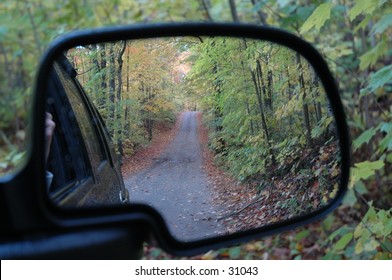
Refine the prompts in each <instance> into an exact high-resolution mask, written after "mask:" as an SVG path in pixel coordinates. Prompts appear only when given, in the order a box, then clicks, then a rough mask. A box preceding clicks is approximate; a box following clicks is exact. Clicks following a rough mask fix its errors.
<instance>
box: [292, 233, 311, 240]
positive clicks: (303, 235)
mask: <svg viewBox="0 0 392 280" xmlns="http://www.w3.org/2000/svg"><path fill="white" fill-rule="evenodd" d="M309 233H310V232H309V230H302V231H300V232H298V233H297V234H296V235H295V237H294V239H295V241H297V242H298V241H301V240H302V239H304V238H305V237H307V236H308V235H309Z"/></svg>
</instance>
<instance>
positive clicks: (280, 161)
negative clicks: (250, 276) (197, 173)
mask: <svg viewBox="0 0 392 280" xmlns="http://www.w3.org/2000/svg"><path fill="white" fill-rule="evenodd" d="M67 57H68V59H69V61H70V62H71V63H72V64H73V67H74V68H75V69H76V71H77V73H78V75H77V79H78V80H79V82H80V83H81V84H82V86H83V88H84V89H85V90H86V91H87V93H88V96H89V97H90V98H91V99H92V101H93V103H94V104H95V106H96V107H97V109H98V110H99V111H100V113H101V116H102V117H103V119H104V121H105V124H106V126H107V129H108V131H109V133H110V135H111V137H112V139H113V140H114V143H115V146H116V150H117V152H118V154H119V155H120V158H121V159H122V160H123V164H124V166H123V170H124V169H127V164H128V163H127V162H128V161H129V160H131V161H134V159H133V155H134V154H135V153H137V152H138V151H139V150H140V149H142V148H143V147H146V146H149V145H153V144H151V143H152V142H151V141H152V140H153V137H160V136H159V135H158V136H155V133H156V129H155V128H156V127H157V126H162V125H164V126H166V127H170V126H171V125H172V124H173V123H174V120H175V118H176V115H177V114H178V112H180V111H184V110H196V109H197V110H199V111H200V112H201V113H202V116H203V120H204V125H205V126H207V128H208V129H209V143H208V146H209V148H210V149H211V150H212V151H213V154H214V158H215V162H216V165H217V166H220V167H221V168H222V169H223V170H226V171H227V172H228V173H229V174H231V175H232V176H233V177H234V178H236V179H237V180H238V181H239V182H243V186H242V187H241V188H239V192H241V193H245V194H247V196H249V194H248V191H247V190H248V189H249V188H250V190H249V192H250V193H252V192H255V193H256V194H255V195H254V196H255V197H257V199H256V200H260V201H259V202H260V203H258V204H257V203H256V202H254V204H255V207H254V208H257V207H259V208H260V205H264V204H268V205H269V207H271V208H272V209H275V208H277V209H279V208H280V209H279V210H273V211H271V212H274V211H275V212H277V213H278V212H279V214H276V215H275V217H274V218H273V220H276V221H278V220H284V219H285V218H288V217H294V216H297V215H299V214H301V213H306V212H308V211H311V210H312V209H318V208H319V207H321V206H323V205H325V204H326V203H327V202H328V201H329V200H330V199H332V198H334V195H335V193H336V191H337V189H338V183H339V178H340V177H339V174H340V156H339V147H338V142H337V137H336V132H335V128H334V124H333V115H332V112H331V108H330V106H329V104H328V102H327V96H326V94H325V92H324V90H323V87H322V85H321V84H320V82H319V78H318V76H317V74H316V73H315V72H314V70H313V68H312V67H311V65H310V64H309V63H308V62H307V61H306V60H305V59H304V58H303V57H301V55H299V53H296V52H294V51H293V50H290V49H288V48H286V47H283V46H279V45H277V44H273V43H271V42H266V41H255V40H249V39H246V38H242V39H241V38H230V37H216V38H215V37H198V38H196V37H195V38H188V37H178V38H154V39H146V40H133V41H121V42H112V43H100V44H96V45H89V46H77V47H75V48H73V49H70V50H68V51H67ZM184 149H185V148H184ZM138 164H139V165H140V164H141V163H138ZM123 177H124V178H126V177H127V174H126V172H124V171H123ZM221 189H227V186H223V185H222V186H220V187H219V188H218V190H217V191H218V193H220V194H221V196H223V198H221V201H224V200H227V199H228V195H227V194H225V192H224V191H223V190H221ZM263 191H264V192H267V193H268V197H270V196H271V193H273V194H274V195H273V198H272V196H271V199H270V202H267V201H264V202H263V203H261V198H262V195H261V193H262V192H263ZM226 193H230V192H226ZM233 193H236V191H234V192H233ZM217 196H219V195H218V194H217ZM240 197H241V196H239V195H236V199H237V200H238V202H237V203H233V205H235V206H237V208H238V205H241V204H245V201H246V200H243V201H241V199H240ZM254 200H255V199H254ZM225 204H227V203H224V202H222V205H225ZM279 205H281V206H280V207H279ZM232 208H233V207H232ZM247 210H248V209H247ZM228 211H230V210H228ZM231 211H232V212H235V210H231ZM225 216H228V214H226V215H225ZM231 216H234V215H230V217H231ZM251 216H252V217H257V216H258V215H257V214H256V213H254V212H253V213H251V212H249V211H248V215H246V218H245V217H244V216H240V217H236V219H237V221H236V222H235V223H234V224H236V225H237V227H240V228H253V227H255V226H256V225H257V224H260V222H255V221H254V218H251ZM241 219H242V220H243V221H242V222H241V221H240V220H241ZM265 220H268V219H267V218H266V219H265ZM263 222H264V223H265V221H263ZM244 224H247V225H244ZM231 228H233V231H236V230H238V229H236V226H234V225H233V226H231Z"/></svg>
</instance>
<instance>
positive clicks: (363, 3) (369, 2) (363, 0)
mask: <svg viewBox="0 0 392 280" xmlns="http://www.w3.org/2000/svg"><path fill="white" fill-rule="evenodd" d="M377 4H378V3H377V1H376V0H357V1H355V5H354V6H353V7H352V8H351V10H350V11H349V12H348V15H349V17H350V20H354V19H355V18H356V17H357V16H359V15H360V14H371V13H373V12H374V10H375V9H376V8H377Z"/></svg>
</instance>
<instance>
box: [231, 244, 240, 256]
mask: <svg viewBox="0 0 392 280" xmlns="http://www.w3.org/2000/svg"><path fill="white" fill-rule="evenodd" d="M240 255H241V247H239V246H237V247H232V248H230V249H229V256H230V259H238V258H239V257H240Z"/></svg>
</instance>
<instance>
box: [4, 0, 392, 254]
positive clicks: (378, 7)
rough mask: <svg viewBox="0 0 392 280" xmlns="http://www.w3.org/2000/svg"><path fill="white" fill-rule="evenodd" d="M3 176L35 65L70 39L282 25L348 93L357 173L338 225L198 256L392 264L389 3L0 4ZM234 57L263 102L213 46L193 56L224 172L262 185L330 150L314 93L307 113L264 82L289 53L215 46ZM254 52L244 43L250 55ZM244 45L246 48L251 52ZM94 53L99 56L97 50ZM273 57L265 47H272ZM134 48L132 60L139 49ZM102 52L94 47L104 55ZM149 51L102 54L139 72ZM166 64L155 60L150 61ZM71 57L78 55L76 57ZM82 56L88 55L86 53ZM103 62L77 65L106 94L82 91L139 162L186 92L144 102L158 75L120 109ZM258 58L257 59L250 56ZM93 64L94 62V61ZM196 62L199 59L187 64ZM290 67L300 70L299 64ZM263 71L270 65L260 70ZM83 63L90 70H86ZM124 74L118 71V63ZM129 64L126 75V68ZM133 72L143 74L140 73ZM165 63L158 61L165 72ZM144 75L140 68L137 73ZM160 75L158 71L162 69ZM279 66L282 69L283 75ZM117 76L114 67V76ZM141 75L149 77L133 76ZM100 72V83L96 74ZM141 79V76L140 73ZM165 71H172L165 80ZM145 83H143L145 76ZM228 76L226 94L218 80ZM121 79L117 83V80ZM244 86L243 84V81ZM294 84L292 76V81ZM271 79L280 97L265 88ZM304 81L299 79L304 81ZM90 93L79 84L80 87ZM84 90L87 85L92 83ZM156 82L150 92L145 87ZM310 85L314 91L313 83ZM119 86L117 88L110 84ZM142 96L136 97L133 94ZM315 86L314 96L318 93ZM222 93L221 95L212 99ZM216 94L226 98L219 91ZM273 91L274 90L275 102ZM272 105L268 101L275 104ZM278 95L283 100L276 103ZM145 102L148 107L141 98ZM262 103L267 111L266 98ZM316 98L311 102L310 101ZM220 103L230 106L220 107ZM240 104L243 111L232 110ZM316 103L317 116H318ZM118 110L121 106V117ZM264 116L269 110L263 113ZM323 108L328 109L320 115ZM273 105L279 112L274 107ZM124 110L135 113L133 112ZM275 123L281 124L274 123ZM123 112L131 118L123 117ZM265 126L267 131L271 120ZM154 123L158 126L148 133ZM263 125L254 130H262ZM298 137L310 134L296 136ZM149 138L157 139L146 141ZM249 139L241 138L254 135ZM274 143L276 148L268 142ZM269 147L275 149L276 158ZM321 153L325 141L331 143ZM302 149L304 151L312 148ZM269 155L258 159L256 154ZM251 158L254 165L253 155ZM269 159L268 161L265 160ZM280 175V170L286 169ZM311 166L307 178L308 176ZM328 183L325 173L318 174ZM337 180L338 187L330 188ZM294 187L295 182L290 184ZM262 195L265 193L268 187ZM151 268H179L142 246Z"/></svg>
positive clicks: (21, 127) (24, 143) (19, 146)
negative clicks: (184, 27)
mask: <svg viewBox="0 0 392 280" xmlns="http://www.w3.org/2000/svg"><path fill="white" fill-rule="evenodd" d="M0 11H1V12H0V62H1V65H2V67H1V68H0V93H1V98H0V174H1V175H3V174H7V173H9V172H12V170H14V169H15V168H16V167H17V166H19V165H20V164H23V158H24V156H25V151H26V149H27V148H28V139H29V133H28V131H29V118H28V114H29V110H30V107H29V106H30V104H31V100H30V92H31V89H32V84H33V81H34V77H35V73H36V69H37V66H38V62H39V61H38V58H39V57H40V56H41V55H42V54H43V52H44V50H45V49H46V47H47V46H48V44H49V43H50V41H51V40H53V39H54V38H56V37H58V36H59V35H61V34H62V33H65V32H68V31H71V30H74V29H80V28H87V27H97V26H104V25H117V24H129V23H135V22H162V21H171V22H172V21H183V20H191V21H215V22H218V21H240V22H252V23H257V24H260V25H269V26H277V27H281V28H283V29H286V30H288V31H290V32H293V33H294V34H296V35H298V36H300V37H302V38H304V39H306V40H308V41H310V42H312V43H313V44H314V45H315V46H316V48H317V49H318V50H319V51H320V52H321V53H322V54H323V55H324V57H325V58H326V60H327V62H328V64H329V66H330V68H331V69H332V72H333V73H334V76H335V78H336V80H337V82H338V86H339V88H340V90H341V97H342V99H343V102H344V106H345V110H346V114H347V117H348V122H349V126H350V130H351V131H350V132H351V137H352V151H353V165H352V168H351V179H350V184H349V192H348V194H347V196H346V198H345V200H344V203H343V205H342V206H340V207H339V208H338V209H337V210H336V211H335V212H334V213H333V214H331V215H329V216H328V217H327V218H326V219H324V220H323V221H319V222H317V223H314V224H311V225H308V226H304V227H301V228H299V229H297V230H293V231H290V232H288V233H284V234H280V235H277V236H273V237H267V238H264V239H262V240H256V241H254V242H250V243H247V244H243V245H241V246H237V247H232V248H225V249H221V250H217V251H211V252H209V253H207V254H204V255H200V256H197V257H195V258H198V259H217V258H232V259H242V258H245V259H259V258H267V259H275V258H276V259H303V258H309V259H314V258H317V259H321V258H324V259H391V257H392V239H391V236H392V235H391V233H392V218H391V215H392V213H391V211H392V210H391V204H392V203H391V201H392V175H391V174H392V172H391V171H392V167H391V164H392V152H391V151H392V94H391V92H392V66H391V57H392V53H391V52H392V50H391V48H390V46H391V43H392V42H391V41H392V17H391V14H392V6H391V5H390V1H387V0H357V1H353V0H330V1H316V0H300V1H290V0H263V1H261V0H251V1H249V0H228V1H223V0H221V1H218V0H192V1H179V0H167V1H145V0H134V1H125V0H124V1H122V0H116V1H109V0H98V1H89V0H86V1H76V0H67V1H65V0H62V1H45V0H25V1H11V0H5V1H2V2H1V3H0ZM215 43H216V44H221V45H222V48H226V49H227V52H228V53H230V50H231V49H230V48H239V47H241V48H247V49H248V57H246V58H243V59H235V60H234V61H236V63H238V65H237V66H238V68H240V69H241V68H242V69H243V70H244V73H246V75H247V78H246V79H248V83H250V84H252V83H254V82H255V81H256V82H255V83H254V85H255V87H259V86H260V85H261V84H262V83H265V85H264V87H260V88H265V89H267V91H266V92H262V91H261V92H260V91H259V93H260V94H259V95H257V94H255V92H256V93H257V90H256V91H254V92H253V95H252V94H247V95H245V92H242V93H241V94H242V95H241V94H238V95H229V94H228V93H229V92H230V91H236V90H237V91H239V90H238V89H239V88H240V87H241V84H240V82H241V81H240V79H235V78H236V77H235V75H236V73H234V72H232V73H228V72H227V71H225V69H224V64H222V63H221V62H222V61H219V60H218V59H219V57H217V59H216V60H214V59H211V58H214V53H213V49H209V48H210V47H211V45H210V44H208V42H206V44H197V45H195V46H194V48H195V49H194V51H195V52H198V54H199V56H200V57H203V55H205V59H204V60H203V59H200V60H199V61H198V62H197V63H195V65H194V67H193V72H191V73H189V75H190V77H192V79H189V81H188V84H187V87H190V88H192V89H193V90H194V91H195V92H194V96H199V97H200V98H199V99H198V101H201V103H200V102H198V103H197V104H196V100H192V99H188V100H187V102H188V103H187V104H188V105H189V106H190V107H192V106H200V107H198V108H197V109H200V110H203V115H204V121H205V125H206V126H207V127H208V128H209V130H210V138H209V147H210V148H211V149H212V151H213V152H214V153H215V155H216V156H215V160H216V163H217V164H219V163H225V162H226V163H229V164H226V165H224V166H222V168H226V169H227V170H228V172H230V173H231V174H233V176H235V177H237V178H238V179H241V180H245V181H246V180H248V181H249V182H255V181H256V182H262V178H260V174H262V173H265V172H267V173H268V172H270V173H269V174H271V175H272V174H275V173H274V172H277V171H279V164H282V163H284V162H285V161H286V160H287V157H286V156H283V154H284V155H287V154H288V155H290V156H292V157H299V158H301V157H304V156H306V155H305V154H303V153H306V147H309V148H314V149H315V150H317V149H316V148H315V147H316V146H315V145H316V144H317V143H318V141H320V139H321V140H322V141H328V138H327V137H325V136H326V134H327V132H328V127H329V126H330V125H333V123H332V124H331V120H330V117H329V116H328V113H327V111H326V110H324V109H323V110H321V114H320V112H317V111H318V109H317V102H318V101H319V100H318V99H317V98H316V96H314V95H312V94H311V92H312V93H315V92H317V91H315V90H309V91H308V93H309V95H308V97H307V98H306V102H305V103H301V102H300V101H301V100H302V99H301V98H298V99H295V98H294V99H292V100H290V101H287V100H286V101H285V100H282V99H280V98H281V97H280V96H279V95H277V94H276V92H279V91H284V90H287V88H285V87H287V86H288V85H287V81H285V82H284V81H280V80H279V77H275V76H274V72H273V71H272V73H269V72H268V69H271V68H269V67H267V64H271V65H272V64H274V65H275V64H276V65H280V66H281V67H283V65H284V64H283V63H284V61H287V55H288V54H287V53H285V51H284V50H278V53H277V54H274V55H273V56H271V59H270V60H269V59H268V58H263V57H255V53H254V52H252V48H253V45H252V43H251V42H239V43H238V42H237V43H236V44H237V45H234V43H233V45H230V44H224V42H223V41H217V42H215ZM245 43H247V44H245ZM245 45H246V46H245ZM95 47H96V46H95ZM265 47H266V48H268V46H265ZM132 48H133V49H132ZM96 50H98V48H97V49H96ZM141 50H142V48H141V46H139V47H137V46H132V45H131V46H128V48H127V46H125V47H124V45H122V44H121V43H118V44H117V45H113V46H108V48H107V49H106V50H105V52H107V53H108V54H109V55H110V57H111V59H116V54H118V53H119V52H121V51H124V53H125V56H123V57H125V58H126V54H127V52H130V51H133V54H134V56H135V57H136V58H137V59H138V60H139V61H140V65H139V67H142V66H141V65H143V63H147V61H148V57H147V56H146V53H145V52H143V51H141ZM165 51H167V57H171V55H170V52H172V51H173V49H167V50H165ZM155 54H156V55H158V53H154V52H149V53H148V55H149V56H151V55H155ZM69 55H70V56H72V54H69ZM83 55H86V54H83ZM90 55H93V56H94V55H95V56H96V57H95V58H96V59H97V61H99V65H100V67H98V68H96V69H95V70H92V71H90V72H86V71H87V70H89V69H90V68H88V65H87V64H85V65H83V64H81V66H80V67H81V68H82V69H84V70H85V71H83V72H86V74H85V75H92V77H94V78H95V79H101V80H102V76H103V75H107V78H105V81H108V83H107V84H102V83H92V84H85V87H86V90H87V91H89V90H91V89H92V88H93V87H94V86H97V85H98V84H99V86H101V87H103V88H105V91H102V93H103V94H106V97H105V98H109V97H110V94H112V96H113V98H117V99H116V100H118V101H119V103H118V107H117V108H112V107H110V106H109V107H108V106H104V105H105V104H104V103H102V104H101V105H102V106H101V107H99V106H98V109H99V110H100V112H101V113H102V114H103V115H105V116H112V117H111V118H110V119H111V120H112V123H111V124H110V125H109V129H111V130H112V135H113V136H114V139H115V141H116V144H117V149H118V150H120V149H123V152H121V153H123V154H132V153H133V152H134V150H135V149H137V147H138V146H140V145H146V144H147V143H148V142H149V140H151V138H153V137H154V133H153V130H152V129H153V123H154V122H159V121H167V122H171V123H173V122H174V119H175V115H176V112H177V111H178V110H180V108H181V106H184V104H182V103H181V102H182V101H181V100H185V99H186V96H181V98H182V99H181V100H180V99H175V98H174V97H173V96H175V95H181V94H183V93H182V92H181V88H179V87H171V86H170V83H167V84H166V85H165V86H164V87H163V88H165V90H164V91H162V92H160V94H159V95H154V96H151V95H150V96H148V92H149V90H150V93H151V89H153V88H154V87H160V88H162V85H161V84H158V83H160V82H162V81H165V79H166V80H167V81H169V77H167V78H165V77H164V78H162V79H159V80H158V79H154V77H155V76H156V75H161V76H162V73H158V72H157V73H150V74H151V76H144V77H139V81H140V84H138V85H135V84H133V85H131V84H128V86H129V88H128V89H127V90H125V91H123V94H122V96H121V98H118V97H117V96H116V86H114V87H113V86H111V84H110V77H112V79H114V80H115V81H116V82H115V84H114V85H116V83H117V85H118V84H119V82H120V80H119V78H118V76H117V75H116V73H115V71H114V72H113V70H116V69H110V65H113V64H110V63H103V61H102V60H99V59H100V58H99V52H92V53H90ZM252 55H253V57H252ZM91 59H94V57H91ZM190 59H191V58H190ZM290 59H297V58H295V57H291V58H290ZM257 61H260V62H262V63H259V65H258V63H257ZM79 63H82V62H81V61H79ZM211 63H215V66H216V65H220V67H219V72H217V71H215V72H206V71H204V69H205V68H206V67H207V68H208V67H211V65H208V64H211ZM117 65H118V64H117ZM127 65H129V64H127V61H126V59H124V61H123V62H122V67H123V69H124V67H125V68H126V67H127ZM133 65H136V64H133ZM165 65H167V62H165V61H163V62H162V67H163V68H164V67H165ZM135 67H136V66H135ZM162 67H160V68H159V67H156V71H159V70H160V69H162ZM277 67H278V66H277ZM117 70H118V67H117ZM134 70H135V72H136V71H141V72H143V69H141V68H140V69H134ZM302 70H303V72H302V73H303V75H304V76H305V77H304V79H305V80H306V76H308V77H309V79H308V80H307V81H309V83H307V86H306V87H303V90H302V91H301V90H300V87H301V84H300V82H299V81H297V82H298V83H299V87H298V89H299V90H298V91H297V94H299V95H302V97H303V96H304V94H306V93H305V92H307V91H306V88H307V89H310V87H311V86H312V83H311V82H310V81H312V79H310V77H311V70H310V69H307V68H304V69H302ZM94 71H96V72H94ZM143 73H145V71H144V72H143ZM167 73H168V72H166V74H167ZM145 74H146V75H147V73H145ZM223 75H225V81H233V80H235V83H230V84H229V83H227V84H225V83H224V82H220V81H219V80H218V81H217V80H216V79H219V77H223ZM120 76H121V75H120ZM237 76H238V75H237ZM288 76H290V74H289V75H288ZM271 77H272V79H274V83H271V85H273V87H269V86H268V81H269V79H270V78H271ZM297 77H298V74H297ZM127 78H129V79H131V78H132V77H122V81H121V83H122V85H123V87H122V88H126V87H127ZM211 78H212V79H215V81H217V83H215V84H208V83H203V84H201V83H198V80H201V79H205V80H211ZM80 80H81V81H82V84H83V77H80ZM87 80H91V77H90V78H89V79H86V81H87ZM143 81H148V83H149V86H146V84H144V85H143ZM305 84H306V83H305ZM112 85H113V84H112ZM132 86H133V87H137V88H133V89H131V87H132ZM316 87H317V86H316ZM211 89H213V91H208V93H211V92H215V93H216V92H219V91H220V92H221V94H219V95H218V94H209V95H207V94H206V93H207V90H211ZM217 89H218V91H217ZM268 90H270V91H268ZM270 93H272V94H271V97H272V98H271V100H270V101H268V96H269V94H270ZM274 93H275V94H274ZM146 95H147V96H148V98H147V100H143V99H145V96H146ZM102 97H103V96H94V97H93V98H94V99H95V100H96V102H98V103H97V104H99V102H105V100H104V99H102ZM259 97H260V98H261V102H260V99H259ZM312 98H313V99H312ZM223 100H224V102H223ZM238 102H241V104H242V106H230V104H236V103H238ZM308 103H309V108H308V114H309V116H310V122H309V126H307V124H306V123H295V124H292V126H288V125H286V128H287V129H288V130H290V129H292V138H290V139H287V138H280V137H279V133H280V130H279V128H280V123H281V122H287V121H288V120H289V118H290V114H294V113H303V110H304V106H303V105H304V104H308ZM314 104H316V105H314ZM120 105H122V106H120ZM260 105H262V106H261V107H260ZM323 105H325V104H323ZM268 106H270V107H271V108H269V107H268ZM120 108H121V110H131V109H135V108H137V110H136V111H138V112H140V115H133V116H132V117H134V118H135V119H134V120H133V122H130V123H127V122H125V120H119V119H118V118H117V117H116V115H115V114H116V112H118V111H119V110H120ZM127 108H128V109H127ZM277 112H278V113H277ZM125 114H126V113H125V112H124V114H123V115H125ZM263 114H264V119H265V122H263V121H260V120H262V119H263V117H262V115H263ZM149 122H151V123H150V124H149ZM256 122H257V124H256ZM125 125H135V127H134V128H133V131H135V133H133V134H132V137H133V138H132V139H131V138H130V137H129V136H130V135H126V134H124V133H125V132H126V131H127V130H126V129H122V128H124V126H125ZM295 126H298V127H301V131H303V132H306V133H302V134H301V135H297V134H296V131H298V129H294V128H295ZM149 127H150V130H149ZM252 130H253V134H252V135H253V136H252V137H244V136H245V135H248V134H249V133H252ZM267 135H268V136H271V137H272V138H273V140H274V141H268V140H267V141H266V139H267ZM271 143H273V145H274V146H271V147H269V146H268V145H270V144H271ZM324 143H325V142H324ZM304 147H305V149H304ZM255 151H257V152H260V153H264V154H256V152H255ZM324 152H325V157H328V158H330V159H331V164H332V165H331V167H333V161H334V160H335V159H334V158H333V157H334V156H335V155H334V153H333V150H332V149H329V150H328V149H327V150H325V151H324ZM249 154H250V155H253V157H252V156H247V155H249ZM260 158H264V159H265V160H261V161H260V160H259V159H260ZM282 166H283V165H282ZM306 169H307V168H306V167H305V168H304V170H305V171H304V172H306ZM320 176H323V174H320ZM288 179H289V178H288ZM327 180H330V178H327ZM288 183H290V182H288ZM263 187H264V186H260V188H263ZM145 252H146V258H174V257H173V256H170V255H167V254H166V253H164V252H162V251H161V250H160V249H158V248H155V247H151V246H150V245H148V244H146V246H145Z"/></svg>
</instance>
